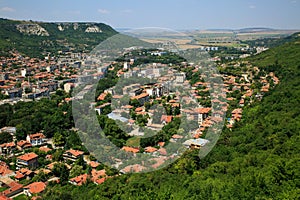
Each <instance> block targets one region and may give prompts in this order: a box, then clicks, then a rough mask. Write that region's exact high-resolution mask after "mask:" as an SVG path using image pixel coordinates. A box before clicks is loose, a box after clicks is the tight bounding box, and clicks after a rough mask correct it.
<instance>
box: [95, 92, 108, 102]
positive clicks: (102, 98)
mask: <svg viewBox="0 0 300 200" xmlns="http://www.w3.org/2000/svg"><path fill="white" fill-rule="evenodd" d="M107 95H108V93H106V92H103V93H101V94H100V95H99V96H98V98H97V100H98V101H103V100H104V99H105V97H106V96H107Z"/></svg>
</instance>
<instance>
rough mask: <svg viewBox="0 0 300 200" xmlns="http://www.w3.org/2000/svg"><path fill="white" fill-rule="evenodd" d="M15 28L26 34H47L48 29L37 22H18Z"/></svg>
mask: <svg viewBox="0 0 300 200" xmlns="http://www.w3.org/2000/svg"><path fill="white" fill-rule="evenodd" d="M17 30H18V31H20V32H21V33H24V34H27V35H38V36H49V33H48V31H46V29H44V28H43V27H41V26H40V25H38V24H18V25H17Z"/></svg>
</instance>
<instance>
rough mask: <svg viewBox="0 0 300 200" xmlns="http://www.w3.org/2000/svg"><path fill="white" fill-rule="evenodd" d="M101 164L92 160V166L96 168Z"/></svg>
mask: <svg viewBox="0 0 300 200" xmlns="http://www.w3.org/2000/svg"><path fill="white" fill-rule="evenodd" d="M99 165H100V164H99V163H98V162H95V161H91V162H90V166H91V167H92V168H96V167H98V166H99Z"/></svg>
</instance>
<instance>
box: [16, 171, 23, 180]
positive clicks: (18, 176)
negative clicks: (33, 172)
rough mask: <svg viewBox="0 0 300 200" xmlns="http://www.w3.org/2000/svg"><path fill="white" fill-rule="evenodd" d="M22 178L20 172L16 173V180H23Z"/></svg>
mask: <svg viewBox="0 0 300 200" xmlns="http://www.w3.org/2000/svg"><path fill="white" fill-rule="evenodd" d="M24 177H25V176H24V175H23V174H22V173H21V172H19V171H17V172H16V176H15V178H16V179H21V178H24Z"/></svg>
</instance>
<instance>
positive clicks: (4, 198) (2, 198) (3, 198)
mask: <svg viewBox="0 0 300 200" xmlns="http://www.w3.org/2000/svg"><path fill="white" fill-rule="evenodd" d="M0 200H12V199H11V198H8V197H6V196H4V195H0Z"/></svg>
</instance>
